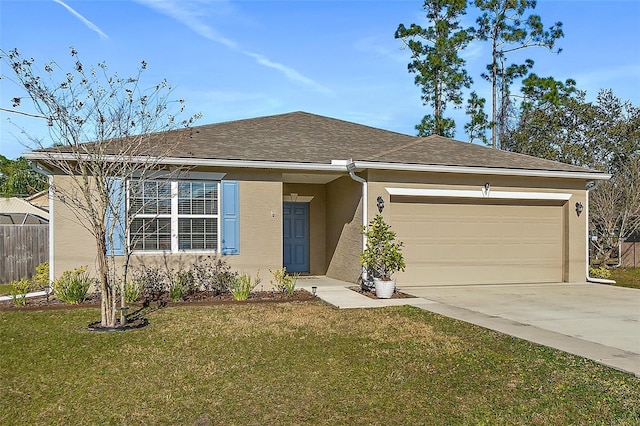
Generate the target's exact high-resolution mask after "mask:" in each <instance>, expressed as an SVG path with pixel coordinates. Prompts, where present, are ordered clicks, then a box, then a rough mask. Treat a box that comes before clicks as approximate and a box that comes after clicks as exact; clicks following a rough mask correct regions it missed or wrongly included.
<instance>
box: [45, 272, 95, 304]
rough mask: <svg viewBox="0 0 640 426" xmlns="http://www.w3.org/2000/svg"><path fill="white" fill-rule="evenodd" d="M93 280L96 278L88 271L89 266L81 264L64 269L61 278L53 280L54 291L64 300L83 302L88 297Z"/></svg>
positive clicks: (76, 302) (74, 302)
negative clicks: (68, 269) (67, 269)
mask: <svg viewBox="0 0 640 426" xmlns="http://www.w3.org/2000/svg"><path fill="white" fill-rule="evenodd" d="M93 282H94V280H93V279H92V278H91V277H90V276H89V274H88V273H87V267H86V266H81V267H79V268H76V269H74V270H71V271H64V272H63V273H62V275H61V276H60V278H58V279H57V280H55V281H54V282H53V293H54V294H55V295H56V297H57V298H58V299H60V300H62V301H63V302H66V303H73V304H78V303H82V302H84V301H85V299H86V298H87V294H88V293H89V288H90V287H91V284H92V283H93Z"/></svg>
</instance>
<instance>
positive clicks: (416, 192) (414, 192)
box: [385, 188, 571, 201]
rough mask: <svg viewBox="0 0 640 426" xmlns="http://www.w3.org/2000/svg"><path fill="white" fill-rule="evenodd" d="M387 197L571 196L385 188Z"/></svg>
mask: <svg viewBox="0 0 640 426" xmlns="http://www.w3.org/2000/svg"><path fill="white" fill-rule="evenodd" d="M385 189H386V190H387V192H388V193H389V195H399V196H407V197H441V198H489V199H495V200H552V201H568V200H569V199H570V198H571V194H567V193H562V192H519V191H492V190H491V189H490V190H488V191H484V190H482V189H476V190H463V189H420V188H385Z"/></svg>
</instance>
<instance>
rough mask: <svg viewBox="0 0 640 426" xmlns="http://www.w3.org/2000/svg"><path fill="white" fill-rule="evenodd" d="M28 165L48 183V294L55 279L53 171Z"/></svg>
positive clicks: (37, 165) (35, 164)
mask: <svg viewBox="0 0 640 426" xmlns="http://www.w3.org/2000/svg"><path fill="white" fill-rule="evenodd" d="M29 165H30V166H31V169H33V171H35V172H36V173H40V174H41V175H44V176H46V177H47V183H48V184H49V188H48V189H47V192H48V195H49V287H48V288H47V289H46V290H45V291H46V293H47V294H50V293H51V291H52V290H53V287H51V285H52V283H53V281H54V279H55V272H54V262H53V259H54V257H53V247H54V244H53V218H54V214H53V213H54V212H53V172H51V170H48V169H47V168H45V167H42V166H41V165H39V164H37V163H34V162H31V161H30V162H29Z"/></svg>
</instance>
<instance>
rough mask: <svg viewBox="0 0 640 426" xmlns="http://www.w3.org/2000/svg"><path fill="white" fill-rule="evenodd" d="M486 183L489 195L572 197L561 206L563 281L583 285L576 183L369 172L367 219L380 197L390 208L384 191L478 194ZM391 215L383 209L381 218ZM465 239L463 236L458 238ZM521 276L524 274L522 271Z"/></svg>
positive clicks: (581, 185) (580, 189)
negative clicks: (443, 190)
mask: <svg viewBox="0 0 640 426" xmlns="http://www.w3.org/2000/svg"><path fill="white" fill-rule="evenodd" d="M485 183H489V184H490V185H491V190H492V191H501V190H502V191H522V192H562V193H569V194H571V198H570V199H569V201H567V202H566V203H564V205H563V206H562V244H563V247H562V256H563V259H562V265H563V267H562V269H563V270H562V274H561V277H562V280H563V281H566V282H583V281H585V270H586V232H587V231H586V230H587V226H586V215H585V214H584V213H583V214H582V215H581V216H579V217H578V216H577V214H576V211H575V203H576V202H580V203H582V204H583V205H584V206H585V208H586V204H585V194H586V193H585V184H586V182H585V181H584V180H579V179H559V178H528V177H510V176H493V175H484V176H483V175H466V174H444V173H442V174H436V173H414V172H394V171H370V173H369V184H368V188H369V192H368V198H369V203H368V204H369V206H368V214H369V218H372V217H373V216H374V215H375V214H376V213H377V208H376V205H375V199H376V198H377V197H378V196H382V197H383V199H384V200H385V205H386V206H390V205H391V204H390V203H391V197H390V196H389V194H388V192H387V191H386V190H385V187H401V188H430V189H436V188H437V189H455V190H480V189H481V188H482V186H483V185H484V184H485ZM390 214H392V213H391V212H390V210H389V209H388V208H385V211H384V213H383V215H390ZM460 238H464V236H462V235H461V236H460ZM522 273H523V274H526V273H527V271H526V270H523V271H522Z"/></svg>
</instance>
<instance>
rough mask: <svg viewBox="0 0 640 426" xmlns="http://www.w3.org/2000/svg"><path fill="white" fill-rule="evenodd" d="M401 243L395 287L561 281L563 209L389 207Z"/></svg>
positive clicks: (413, 204)
mask: <svg viewBox="0 0 640 426" xmlns="http://www.w3.org/2000/svg"><path fill="white" fill-rule="evenodd" d="M390 207H391V212H390V213H391V224H392V226H393V228H394V230H395V231H396V232H397V234H398V238H399V239H400V240H402V241H404V243H405V249H404V254H405V261H406V263H407V270H406V272H404V273H400V274H398V276H397V278H398V286H399V287H402V286H411V285H414V286H415V285H456V284H504V283H545V282H561V281H562V253H563V248H562V207H561V206H557V205H554V206H549V205H505V204H486V203H485V204H482V203H478V202H469V203H466V204H465V203H458V204H453V203H448V204H447V203H442V201H440V202H433V201H432V202H425V201H424V200H420V201H419V202H418V201H415V199H414V200H413V201H410V200H404V201H400V202H398V201H395V202H392V203H391V206H390Z"/></svg>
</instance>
